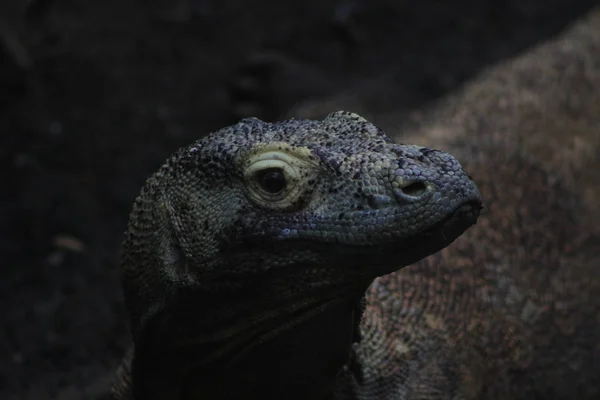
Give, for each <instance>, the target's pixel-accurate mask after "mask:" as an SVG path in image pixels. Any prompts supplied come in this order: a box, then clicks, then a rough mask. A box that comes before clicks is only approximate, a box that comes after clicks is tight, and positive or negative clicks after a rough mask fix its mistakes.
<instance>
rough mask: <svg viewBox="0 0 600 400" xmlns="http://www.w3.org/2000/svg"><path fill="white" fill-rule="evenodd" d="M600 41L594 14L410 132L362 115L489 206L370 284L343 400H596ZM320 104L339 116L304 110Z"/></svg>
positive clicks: (390, 120)
mask: <svg viewBox="0 0 600 400" xmlns="http://www.w3.org/2000/svg"><path fill="white" fill-rule="evenodd" d="M599 37H600V9H596V10H595V11H594V12H592V13H590V15H589V16H588V17H587V18H586V19H584V20H582V21H580V22H578V23H577V24H576V25H575V26H574V27H573V28H570V29H569V30H567V31H566V32H565V34H564V35H561V36H560V37H559V38H558V39H556V40H553V41H551V42H549V43H547V44H544V45H542V46H539V47H537V48H535V49H533V50H530V51H528V52H526V53H525V54H524V55H522V56H520V57H518V58H516V59H514V60H510V61H508V62H505V63H502V64H501V65H499V66H497V67H495V68H493V69H491V70H490V71H488V72H486V73H484V74H482V75H481V76H480V77H479V78H478V79H476V80H474V81H473V82H471V83H469V84H467V85H466V86H465V87H464V88H463V89H462V90H461V91H459V92H458V93H456V94H453V95H451V96H449V97H447V98H446V99H445V100H443V101H441V102H440V103H439V104H438V105H436V106H434V107H430V108H429V110H427V111H426V112H425V113H421V114H416V115H415V116H416V117H417V118H415V120H416V121H418V123H416V124H408V125H406V124H402V125H399V122H400V121H403V120H406V118H404V116H402V118H399V117H398V115H382V114H378V113H377V112H376V110H374V111H373V112H370V110H365V112H366V113H367V114H372V115H374V116H376V118H375V119H376V120H377V121H378V124H380V125H383V126H384V127H386V130H387V131H388V132H394V129H397V130H398V131H399V132H400V135H401V137H402V141H406V142H414V143H421V144H424V145H428V146H433V145H435V146H436V147H440V148H443V149H446V150H448V151H451V152H452V153H453V154H455V155H456V156H458V157H459V159H460V160H461V162H462V163H463V165H464V166H465V168H466V169H467V170H468V171H469V173H470V174H471V175H472V176H473V179H474V180H475V182H477V184H478V186H479V189H480V190H481V192H482V196H483V199H484V200H485V205H486V208H485V209H484V211H483V213H482V215H481V216H480V218H479V222H478V223H477V225H475V227H474V228H471V229H469V230H468V231H467V232H466V233H465V234H464V235H463V236H462V237H461V238H459V239H458V240H457V241H456V242H455V243H454V244H453V245H452V246H449V247H447V248H446V249H444V250H442V251H441V252H439V253H437V254H435V255H433V256H430V257H428V258H426V259H425V260H423V261H421V262H418V263H416V264H414V265H412V266H410V267H407V268H404V269H402V270H401V271H399V272H396V273H392V274H389V275H386V276H384V277H382V278H378V279H376V280H375V281H374V283H373V284H372V285H371V286H370V288H369V289H368V292H367V296H366V311H365V312H364V318H363V319H362V321H361V331H362V338H361V340H360V343H359V345H354V346H353V353H354V355H353V358H352V361H353V362H351V363H349V366H350V367H351V368H347V369H344V370H343V374H341V375H342V376H341V379H340V382H341V383H342V385H341V387H340V388H339V391H338V393H337V395H338V398H362V399H393V400H400V399H455V400H458V399H492V400H499V399H507V400H508V399H598V398H600V295H599V294H600V271H599V268H600V235H599V233H600V230H599V228H598V227H599V226H600V222H599V218H598V217H599V216H600V212H599V210H600V186H599V185H598V182H599V180H600V179H599V178H598V175H599V172H598V171H600V157H598V154H600V128H599V127H600V41H599V40H598V38H599ZM327 103H334V104H336V105H334V107H338V108H344V107H346V105H345V104H344V102H343V101H331V99H329V100H327V101H326V102H321V103H320V104H318V103H316V102H315V103H314V104H317V106H316V107H315V106H314V105H313V106H312V109H313V110H314V109H316V110H319V109H320V110H322V109H324V108H325V107H324V105H326V104H327ZM354 108H356V107H355V106H354ZM306 109H311V107H306ZM415 125H416V126H415ZM172 328H173V329H177V328H178V326H177V325H175V324H173V325H172ZM168 367H173V365H169V366H165V368H168ZM128 371H129V370H128V366H127V363H125V364H124V367H123V369H122V370H121V380H120V385H117V389H118V390H121V395H120V396H117V397H118V398H120V399H125V398H128V397H127V395H128V394H127V391H126V390H125V391H122V389H123V387H124V386H125V387H126V386H127V383H128V381H129V379H128ZM252 372H254V371H252ZM350 372H351V373H352V374H353V376H354V377H355V378H352V376H350V378H349V379H348V375H349V373H350ZM234 385H235V384H234ZM248 397H249V396H248ZM284 398H286V397H284Z"/></svg>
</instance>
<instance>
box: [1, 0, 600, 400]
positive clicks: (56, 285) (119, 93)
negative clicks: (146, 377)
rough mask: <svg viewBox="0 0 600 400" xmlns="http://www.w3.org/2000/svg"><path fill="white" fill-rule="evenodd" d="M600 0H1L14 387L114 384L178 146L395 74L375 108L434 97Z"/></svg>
mask: <svg viewBox="0 0 600 400" xmlns="http://www.w3.org/2000/svg"><path fill="white" fill-rule="evenodd" d="M594 3H595V2H594V1H589V0H577V1H574V0H539V1H534V0H512V1H500V0H485V1H484V0H471V1H469V0H452V1H449V0H446V1H443V0H438V1H436V0H421V1H400V0H397V1H393V0H389V1H385V0H377V1H374V0H363V1H342V0H314V1H309V0H306V1H300V0H298V1H283V0H260V1H258V0H257V1H252V2H251V1H234V0H228V1H219V0H208V1H202V0H172V1H171V0H137V1H131V0H103V1H92V0H2V2H1V3H0V40H1V42H0V162H1V166H0V171H1V172H0V177H1V178H2V179H1V181H0V184H1V186H0V262H1V264H0V267H1V273H0V274H1V275H0V315H1V316H2V317H1V320H0V321H1V322H0V398H2V399H6V398H8V399H11V398H15V399H27V398H32V399H34V398H56V397H58V398H64V399H68V398H88V397H92V393H93V392H94V391H96V390H98V389H99V388H102V387H103V386H104V385H105V384H106V379H107V377H108V376H109V375H108V372H109V371H110V370H111V369H112V368H114V367H115V365H116V364H117V362H118V359H119V358H120V357H121V356H122V354H123V353H124V351H125V348H126V346H127V343H128V336H127V335H128V334H127V326H126V322H125V314H124V309H123V304H122V297H121V294H120V288H119V275H118V268H117V260H118V249H119V243H120V240H121V237H122V232H123V231H124V229H125V224H126V222H127V214H128V212H129V210H130V207H131V204H132V202H133V199H134V197H135V195H136V194H137V192H138V190H139V188H140V187H141V185H142V183H143V180H144V179H145V178H146V177H147V176H148V174H150V173H151V172H152V171H154V170H155V169H157V168H158V166H159V165H160V164H161V162H162V161H163V160H164V159H165V157H166V156H167V155H168V154H169V153H171V152H172V151H174V150H175V149H176V148H177V147H179V146H181V145H183V144H186V143H188V142H191V141H192V140H194V139H196V138H198V137H200V136H202V135H205V134H206V133H208V132H210V131H212V130H215V129H217V128H219V127H222V126H224V125H227V124H230V123H233V122H235V121H236V120H237V119H238V118H240V117H242V116H246V115H249V114H250V115H254V116H258V117H261V118H264V119H269V120H271V119H276V118H281V117H282V116H283V115H284V114H285V113H286V112H287V111H288V110H289V109H290V108H291V107H292V106H293V105H294V104H296V103H297V102H298V101H300V100H306V99H310V98H319V97H322V96H327V95H331V94H335V93H339V92H341V91H344V90H346V91H348V88H353V87H361V88H362V89H361V90H364V89H365V87H367V91H368V85H369V82H370V81H371V80H373V79H377V78H381V77H385V79H387V80H388V81H389V85H387V88H388V90H385V91H379V90H375V91H373V92H372V93H371V95H370V96H371V97H370V98H369V102H370V104H369V106H370V107H371V108H372V109H374V110H379V109H381V111H387V110H384V109H385V108H386V107H387V108H390V107H393V108H394V109H397V110H400V111H402V110H409V109H411V108H415V107H418V106H421V105H423V104H424V103H426V102H428V101H431V100H434V99H435V98H436V97H438V96H440V95H442V94H444V93H446V92H448V91H450V90H452V89H454V88H456V87H457V86H458V85H460V84H461V83H462V82H464V80H465V79H468V78H470V77H472V76H473V75H474V74H475V73H477V72H479V71H480V70H481V69H482V68H484V67H486V66H487V65H490V64H492V63H494V62H497V61H499V60H502V59H505V58H507V57H510V56H514V55H516V54H518V53H519V52H522V51H524V50H526V49H527V48H529V47H531V46H532V45H534V44H536V43H539V42H540V41H543V40H547V39H549V38H551V37H552V36H553V35H555V34H557V33H558V32H559V31H560V30H561V29H563V28H565V27H566V25H568V24H569V23H571V22H573V20H574V19H575V18H576V17H578V16H580V15H582V14H583V13H584V12H585V11H586V10H587V9H588V8H590V7H591V6H592V5H593V4H594ZM325 111H333V110H325ZM81 388H88V389H89V392H87V394H82V392H79V391H78V390H81Z"/></svg>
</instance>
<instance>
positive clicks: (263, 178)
mask: <svg viewBox="0 0 600 400" xmlns="http://www.w3.org/2000/svg"><path fill="white" fill-rule="evenodd" d="M256 180H257V182H258V183H259V184H260V185H261V186H262V187H263V189H264V190H266V191H267V192H269V193H273V194H276V193H279V192H281V191H282V190H283V189H285V187H286V186H287V181H286V179H285V174H284V172H283V170H282V169H281V168H267V169H263V170H262V171H258V172H257V173H256Z"/></svg>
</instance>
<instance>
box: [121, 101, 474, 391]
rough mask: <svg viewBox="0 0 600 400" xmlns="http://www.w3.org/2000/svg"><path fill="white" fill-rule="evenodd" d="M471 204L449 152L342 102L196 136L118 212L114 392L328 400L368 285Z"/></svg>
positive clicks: (435, 239) (443, 236)
mask: <svg viewBox="0 0 600 400" xmlns="http://www.w3.org/2000/svg"><path fill="white" fill-rule="evenodd" d="M480 209H481V198H480V194H479V191H478V189H477V186H476V185H475V184H474V183H473V181H472V180H471V179H470V177H469V176H468V174H467V173H466V172H465V171H464V170H463V169H462V167H461V165H460V163H459V162H458V161H457V160H456V159H455V158H454V157H452V156H451V155H449V154H447V153H445V152H442V151H438V150H434V149H431V148H425V147H420V146H413V145H399V144H396V143H395V142H393V141H392V140H391V139H390V138H389V137H388V136H387V135H386V134H385V133H384V132H383V131H382V130H381V129H379V128H377V127H376V126H375V125H373V124H372V123H370V122H368V121H367V120H366V119H364V118H362V117H360V116H359V115H357V114H353V113H350V112H343V111H339V112H335V113H332V114H330V115H329V116H327V117H326V118H324V119H323V120H322V121H313V120H296V119H291V120H287V121H283V122H278V123H267V122H263V121H261V120H258V119H256V118H249V119H244V120H242V121H241V122H239V123H238V124H235V125H233V126H231V127H227V128H223V129H222V130H220V131H217V132H215V133H213V134H211V135H208V136H207V137H205V138H202V139H200V140H198V141H197V142H195V143H193V144H191V145H190V146H188V147H185V148H183V149H181V150H180V151H178V152H177V153H176V154H175V155H174V156H172V157H171V158H170V159H169V160H168V161H167V162H166V163H165V164H164V166H163V167H162V168H161V169H160V170H159V171H158V172H157V173H156V174H154V175H153V176H152V177H151V178H149V179H148V181H147V183H146V184H145V186H144V187H143V189H142V191H141V194H140V196H139V197H138V198H137V200H136V201H135V204H134V207H133V211H132V212H131V217H130V223H129V227H128V230H127V232H126V235H125V240H124V244H123V252H122V263H121V267H122V272H123V288H124V294H125V299H126V305H127V308H128V310H129V315H130V326H131V330H132V336H133V342H134V345H133V349H132V352H131V354H130V357H129V359H128V361H127V362H126V363H125V364H124V365H123V367H122V369H121V370H120V381H119V382H118V384H117V385H116V386H115V397H116V398H118V399H192V398H210V399H234V398H248V397H251V398H254V397H256V398H265V399H269V398H273V399H279V398H286V399H329V398H334V396H338V395H342V393H343V391H344V387H346V386H347V385H348V384H349V383H348V382H349V381H348V376H350V375H353V374H355V373H356V374H360V371H359V370H360V367H361V366H360V365H358V364H357V362H358V359H357V358H356V357H357V356H358V355H359V352H357V350H356V346H357V343H363V340H364V339H363V340H361V336H364V335H365V332H360V329H359V324H360V321H361V320H362V318H361V317H362V310H363V308H364V303H363V301H362V299H363V298H364V295H365V292H366V290H367V288H368V287H369V285H370V284H371V282H372V281H373V279H375V278H376V277H378V276H381V275H384V274H387V273H391V272H393V271H396V270H398V269H400V268H402V267H404V266H407V265H410V264H412V263H414V262H416V261H418V260H420V259H422V258H423V257H426V256H428V255H430V254H431V253H434V252H436V251H438V250H440V249H442V248H444V247H446V246H447V245H449V244H450V243H452V242H453V241H454V240H455V239H456V238H457V237H459V236H460V235H461V234H462V233H463V232H464V231H465V230H466V229H467V228H469V227H470V226H471V225H473V224H474V223H475V222H476V220H477V217H478V215H479V212H480ZM366 333H367V335H368V332H366ZM366 346H371V344H369V343H366ZM375 350H376V349H375Z"/></svg>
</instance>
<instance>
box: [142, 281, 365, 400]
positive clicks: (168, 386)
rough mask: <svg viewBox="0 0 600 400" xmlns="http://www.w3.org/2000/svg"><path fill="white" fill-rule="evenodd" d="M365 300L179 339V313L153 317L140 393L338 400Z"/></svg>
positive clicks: (337, 300) (204, 329)
mask: <svg viewBox="0 0 600 400" xmlns="http://www.w3.org/2000/svg"><path fill="white" fill-rule="evenodd" d="M360 298H361V293H359V294H358V295H357V296H352V297H347V296H335V297H331V298H330V299H329V300H327V301H325V302H322V303H320V304H310V302H309V306H308V307H300V308H298V309H296V310H293V312H287V313H284V314H282V315H277V316H276V317H272V318H266V319H265V320H264V321H261V323H260V324H259V325H257V324H255V326H252V324H246V325H243V324H242V323H241V322H240V320H244V317H243V316H242V315H236V314H235V313H233V314H231V315H232V316H233V317H234V320H232V321H229V322H232V323H233V324H234V326H235V325H236V322H237V328H238V329H228V328H227V327H228V325H227V324H226V325H221V324H219V323H215V324H212V327H211V326H196V327H195V328H194V327H192V328H190V327H189V326H188V327H187V328H186V329H185V330H184V331H181V330H180V331H177V332H179V337H173V334H174V333H173V332H174V331H176V330H174V329H173V328H174V325H173V323H174V321H172V318H173V313H164V312H163V313H161V314H162V316H163V317H164V318H166V319H164V320H163V322H162V323H160V322H158V321H160V320H161V318H160V316H161V315H158V316H157V318H153V322H152V325H154V326H150V327H149V329H147V332H152V334H148V335H144V336H145V338H144V339H143V340H141V341H139V343H136V356H135V358H134V364H133V366H134V368H133V369H134V371H133V380H134V392H135V393H136V396H137V395H138V394H139V398H144V399H162V398H165V399H167V398H168V399H172V398H178V399H197V398H210V399H215V400H216V399H237V398H254V397H256V398H263V399H280V398H286V399H307V398H310V399H316V400H318V399H329V398H332V397H333V390H334V385H335V383H336V378H337V376H338V373H339V372H340V370H341V369H342V368H343V367H344V365H345V364H346V363H347V362H348V358H349V356H350V351H351V346H352V343H353V342H355V341H357V340H358V337H357V332H358V324H359V322H360V318H361V314H362V309H361V307H360V306H359V304H360V301H359V299H360ZM187 304H189V303H187ZM196 304H197V303H196ZM179 317H181V316H179ZM190 317H191V316H188V319H187V320H188V321H190V319H189V318H190ZM196 318H198V316H197V315H196ZM177 320H179V321H181V319H180V318H177ZM226 322H228V321H226ZM157 324H158V325H160V326H157ZM220 325H221V327H220ZM240 327H241V328H240ZM250 327H251V328H252V329H250ZM198 328H200V329H201V331H199V330H198ZM159 344H160V345H159ZM158 349H160V350H158ZM136 398H138V397H136Z"/></svg>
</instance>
